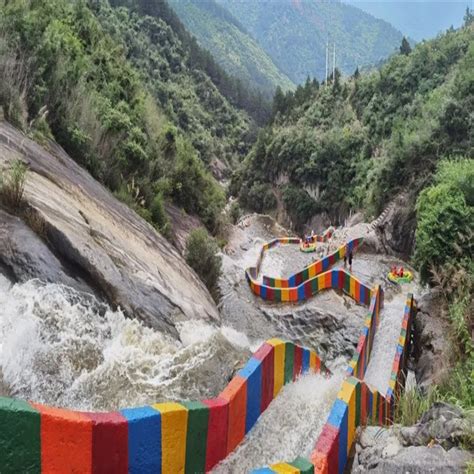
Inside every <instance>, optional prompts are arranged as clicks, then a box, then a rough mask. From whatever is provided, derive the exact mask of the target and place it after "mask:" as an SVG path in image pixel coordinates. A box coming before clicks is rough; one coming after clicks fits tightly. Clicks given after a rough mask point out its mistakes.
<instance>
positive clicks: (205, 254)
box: [186, 227, 222, 299]
mask: <svg viewBox="0 0 474 474" xmlns="http://www.w3.org/2000/svg"><path fill="white" fill-rule="evenodd" d="M218 252H219V247H218V246H217V244H216V241H215V240H214V239H213V238H212V237H211V236H210V235H209V234H208V233H207V231H206V229H204V228H202V227H200V228H199V229H194V230H193V231H192V232H191V233H190V234H189V237H188V240H187V242H186V263H187V264H188V265H189V266H190V267H191V268H192V269H193V270H194V271H195V272H196V273H197V274H198V275H199V277H200V278H201V280H202V281H203V282H204V284H205V285H206V287H207V289H208V290H209V291H210V292H211V294H212V296H213V297H214V299H217V295H218V288H217V281H218V279H219V276H220V275H221V271H222V258H221V257H220V256H219V255H218Z"/></svg>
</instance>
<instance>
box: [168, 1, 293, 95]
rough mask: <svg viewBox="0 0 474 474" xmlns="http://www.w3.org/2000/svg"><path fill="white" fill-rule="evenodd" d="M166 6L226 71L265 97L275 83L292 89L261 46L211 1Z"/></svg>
mask: <svg viewBox="0 0 474 474" xmlns="http://www.w3.org/2000/svg"><path fill="white" fill-rule="evenodd" d="M170 5H171V6H172V7H173V9H174V10H175V11H176V13H177V14H178V16H179V18H180V19H181V20H182V21H183V23H184V24H185V26H186V27H187V28H188V30H189V31H190V32H191V33H193V34H194V35H195V36H196V38H197V39H198V41H199V43H200V44H201V45H202V46H203V47H204V48H206V49H208V50H209V51H210V52H211V53H212V54H213V56H214V58H215V59H216V60H217V62H218V63H219V64H220V65H221V66H222V67H223V68H224V69H225V70H226V71H227V72H228V73H229V74H232V75H233V76H235V77H238V78H239V79H241V80H242V81H243V82H244V83H246V84H247V85H248V86H250V87H252V88H254V89H257V90H261V91H263V92H264V93H265V95H266V96H268V97H272V96H273V93H274V91H275V88H276V86H280V87H282V88H283V89H284V90H288V89H292V88H294V84H293V83H292V81H291V80H290V79H289V78H288V77H287V76H286V75H285V74H283V73H282V72H281V71H279V69H278V68H277V67H276V66H275V64H274V63H273V61H272V59H271V58H270V57H269V56H268V54H267V53H266V52H265V51H264V50H263V49H262V47H261V46H260V45H259V44H258V43H257V42H256V41H255V40H254V39H253V38H252V37H251V36H250V35H249V34H248V33H247V32H246V31H245V30H244V29H243V28H242V26H241V25H240V24H239V22H237V21H236V20H235V19H234V18H233V17H232V15H231V14H230V13H229V12H228V11H227V10H225V9H224V8H223V7H221V6H219V5H218V4H216V3H215V2H214V0H170Z"/></svg>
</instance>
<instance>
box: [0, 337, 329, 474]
mask: <svg viewBox="0 0 474 474" xmlns="http://www.w3.org/2000/svg"><path fill="white" fill-rule="evenodd" d="M320 371H323V372H325V373H328V371H327V369H326V368H325V366H324V364H323V363H322V362H321V359H320V358H319V356H318V355H317V354H316V353H315V352H314V351H311V350H309V349H306V348H303V347H300V346H297V345H295V344H293V343H291V342H285V341H282V340H280V339H270V340H269V341H267V342H265V343H264V344H263V345H262V346H261V347H260V348H259V349H258V350H257V351H256V352H255V353H254V354H253V356H252V358H251V359H250V360H249V361H248V362H247V364H246V365H245V367H244V368H243V369H241V370H240V371H239V372H238V374H237V375H236V376H235V377H234V378H233V379H232V380H231V381H230V383H229V384H228V385H227V387H226V388H225V389H224V390H223V391H222V392H221V393H220V394H219V395H218V396H217V397H216V398H214V399H211V400H203V401H197V402H182V403H157V404H154V405H151V406H144V407H138V408H128V409H124V410H120V411H115V412H109V413H85V412H77V411H72V410H64V409H59V408H52V407H48V406H44V405H41V404H37V403H28V402H25V401H20V400H13V399H9V398H0V472H1V473H2V474H10V473H12V474H13V473H15V474H17V473H20V472H28V473H35V472H45V473H57V474H60V473H69V472H77V473H81V474H82V473H114V474H119V473H127V472H130V473H140V474H142V473H155V474H156V473H166V474H168V473H169V474H175V473H197V472H207V471H209V470H210V469H212V467H213V466H215V465H216V464H217V463H218V462H219V461H221V460H222V459H224V458H225V457H226V456H227V455H228V454H229V453H230V452H231V451H233V450H234V449H235V448H236V446H237V445H238V444H239V443H240V442H241V441H242V439H243V438H244V437H245V435H246V434H247V433H248V432H249V431H250V430H251V429H252V427H253V426H254V424H255V423H256V421H257V420H258V418H259V416H260V415H261V413H263V411H264V410H265V409H266V408H267V407H268V405H269V404H270V402H271V401H272V400H273V399H274V398H275V397H276V396H277V395H278V393H279V391H280V390H281V388H282V386H283V385H285V384H287V383H291V382H292V381H294V380H296V378H298V377H299V376H300V374H303V373H306V372H320Z"/></svg>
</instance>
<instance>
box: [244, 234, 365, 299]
mask: <svg viewBox="0 0 474 474" xmlns="http://www.w3.org/2000/svg"><path fill="white" fill-rule="evenodd" d="M289 241H290V242H289ZM275 242H276V243H275ZM362 242H363V239H362V238H358V239H353V240H351V241H350V242H348V243H347V244H345V245H342V246H341V247H340V248H339V249H337V250H336V251H335V252H333V253H332V254H330V255H327V256H326V257H324V258H323V259H321V260H318V261H317V262H313V263H312V264H310V265H308V266H307V267H306V268H304V269H303V270H301V271H300V272H298V273H295V274H293V275H291V276H290V277H289V278H272V277H268V276H265V275H263V276H262V283H260V282H259V281H258V280H257V277H258V274H259V272H260V267H261V263H262V260H263V256H264V253H265V252H266V251H267V250H268V249H269V248H272V247H274V246H275V245H278V244H287V243H292V242H291V238H284V239H275V240H273V241H271V242H270V243H268V244H265V245H264V246H263V247H262V251H261V253H260V255H259V258H258V261H257V265H256V266H255V267H251V268H248V269H247V270H246V271H245V276H246V278H247V282H248V283H249V285H250V288H251V290H252V292H253V293H255V294H256V295H258V296H260V297H261V298H262V299H265V300H268V301H275V302H297V301H304V300H306V299H309V298H311V297H312V296H314V295H315V294H316V293H318V292H319V291H321V290H325V289H328V288H334V289H337V288H338V289H341V290H343V291H345V292H346V293H348V294H350V295H351V296H353V297H354V298H355V299H356V301H357V302H358V303H362V304H367V305H368V304H369V302H370V297H371V296H370V295H371V290H370V288H368V287H367V286H365V285H364V284H363V283H361V282H360V281H359V280H357V279H356V278H355V277H353V276H352V275H351V274H349V273H348V272H346V271H344V270H330V271H328V269H329V268H330V267H331V266H332V265H334V264H335V263H336V262H338V261H340V260H342V259H343V258H344V255H345V253H346V250H347V249H349V250H353V251H354V250H355V249H357V248H358V247H359V246H360V245H361V244H362ZM323 272H324V273H323ZM351 285H353V286H351Z"/></svg>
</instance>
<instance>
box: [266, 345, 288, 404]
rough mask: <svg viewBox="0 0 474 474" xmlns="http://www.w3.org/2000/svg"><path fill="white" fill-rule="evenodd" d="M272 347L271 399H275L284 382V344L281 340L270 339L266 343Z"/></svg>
mask: <svg viewBox="0 0 474 474" xmlns="http://www.w3.org/2000/svg"><path fill="white" fill-rule="evenodd" d="M267 342H268V344H271V345H272V346H273V347H274V357H273V380H274V382H273V398H275V397H276V396H277V395H278V393H279V392H280V390H281V387H283V382H284V380H285V342H284V341H282V340H281V339H277V338H275V339H270V340H269V341H267Z"/></svg>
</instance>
